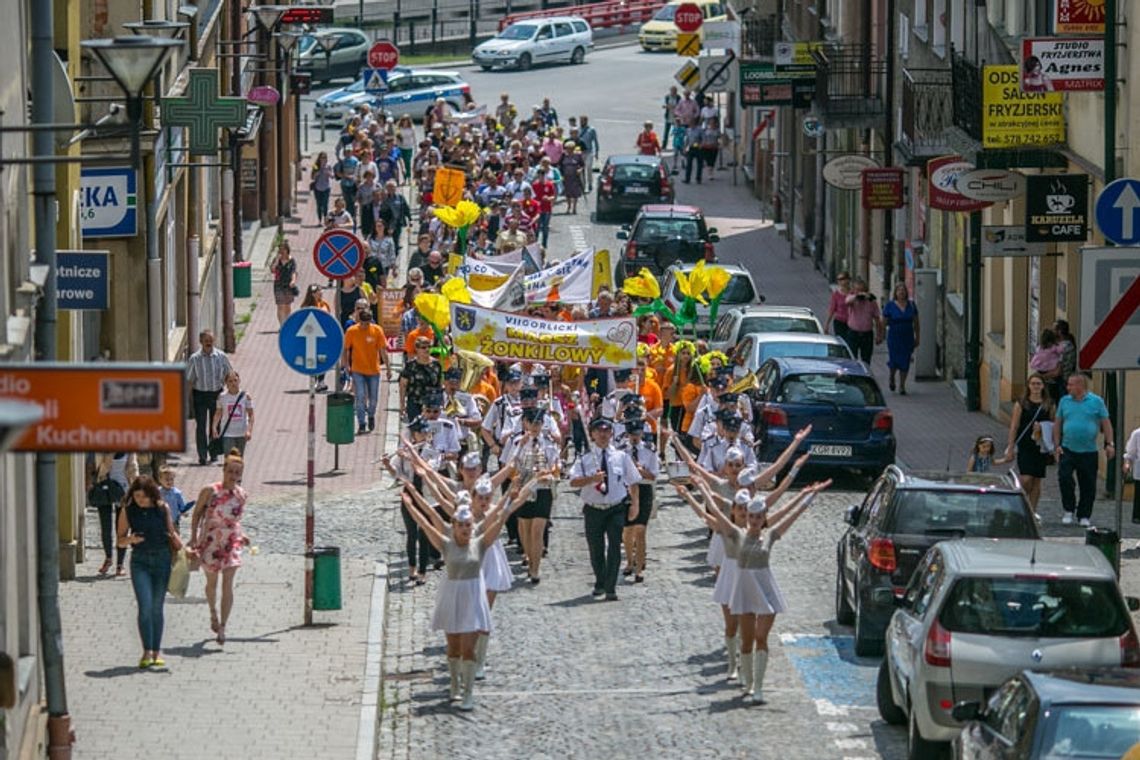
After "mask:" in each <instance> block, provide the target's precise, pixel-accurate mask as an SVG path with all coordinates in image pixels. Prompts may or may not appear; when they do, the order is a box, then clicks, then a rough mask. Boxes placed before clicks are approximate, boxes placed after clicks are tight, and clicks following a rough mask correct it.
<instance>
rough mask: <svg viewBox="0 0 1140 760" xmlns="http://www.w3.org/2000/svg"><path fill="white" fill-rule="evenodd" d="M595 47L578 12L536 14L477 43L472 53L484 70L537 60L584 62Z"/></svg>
mask: <svg viewBox="0 0 1140 760" xmlns="http://www.w3.org/2000/svg"><path fill="white" fill-rule="evenodd" d="M593 47H594V31H593V30H592V29H591V28H590V25H589V24H588V23H586V20H585V19H582V18H579V17H577V16H554V17H552V18H535V19H526V20H525V21H518V22H515V23H514V24H511V25H510V26H508V27H507V28H506V29H504V30H503V31H501V32H499V33H498V34H496V35H495V36H494V37H492V38H491V39H489V40H487V41H486V42H484V43H482V44H480V45H478V46H477V47H476V48H475V50H474V51H473V52H472V54H471V57H472V59H474V61H475V63H476V64H478V65H479V66H481V67H482V69H483V70H484V71H490V70H491V69H495V68H517V69H519V70H520V71H526V70H527V69H529V68H530V67H531V66H533V65H534V64H536V63H582V62H583V61H584V60H586V52H587V51H588V50H592V49H593Z"/></svg>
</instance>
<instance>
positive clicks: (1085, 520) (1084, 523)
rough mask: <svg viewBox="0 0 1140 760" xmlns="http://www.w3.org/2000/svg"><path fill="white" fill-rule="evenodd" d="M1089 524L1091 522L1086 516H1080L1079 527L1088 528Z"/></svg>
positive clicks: (1090, 524)
mask: <svg viewBox="0 0 1140 760" xmlns="http://www.w3.org/2000/svg"><path fill="white" fill-rule="evenodd" d="M1091 526H1092V522H1091V521H1090V520H1089V518H1087V517H1082V518H1081V527H1082V528H1088V527H1091Z"/></svg>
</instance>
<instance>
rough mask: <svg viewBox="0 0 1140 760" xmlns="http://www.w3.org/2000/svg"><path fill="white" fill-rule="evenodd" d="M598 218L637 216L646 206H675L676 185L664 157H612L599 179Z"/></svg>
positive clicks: (604, 219)
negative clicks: (657, 204)
mask: <svg viewBox="0 0 1140 760" xmlns="http://www.w3.org/2000/svg"><path fill="white" fill-rule="evenodd" d="M597 184H598V199H597V206H596V207H595V214H594V218H595V219H596V220H597V221H599V222H602V221H606V220H608V219H611V218H613V217H614V216H616V215H618V214H623V215H624V214H636V213H637V210H638V209H639V208H641V207H642V206H643V205H645V204H646V203H666V204H669V203H672V202H673V181H672V179H671V177H670V175H669V168H668V167H667V166H666V165H665V159H663V158H661V156H610V157H609V158H607V159H606V163H605V165H604V166H603V167H602V171H601V173H600V174H599V175H598V183H597Z"/></svg>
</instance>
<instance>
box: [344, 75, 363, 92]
mask: <svg viewBox="0 0 1140 760" xmlns="http://www.w3.org/2000/svg"><path fill="white" fill-rule="evenodd" d="M344 92H364V78H363V77H361V78H360V79H357V80H356V81H355V82H353V83H352V84H350V85H349V86H348V87H345V88H344Z"/></svg>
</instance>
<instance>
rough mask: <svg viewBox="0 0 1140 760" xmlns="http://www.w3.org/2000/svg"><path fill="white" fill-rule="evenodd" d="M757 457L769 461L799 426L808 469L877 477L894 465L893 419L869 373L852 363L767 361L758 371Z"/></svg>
mask: <svg viewBox="0 0 1140 760" xmlns="http://www.w3.org/2000/svg"><path fill="white" fill-rule="evenodd" d="M757 384H758V390H757V393H756V397H757V401H758V404H759V407H758V408H757V409H756V414H755V415H754V421H755V430H756V443H757V457H759V458H760V459H761V460H762V461H767V462H772V461H775V459H776V458H777V457H778V456H779V455H780V452H781V451H783V450H784V449H785V448H786V447H787V446H788V444H790V443H791V441H792V437H793V436H794V435H795V433H796V431H797V430H799V429H800V428H802V427H804V426H806V425H811V426H812V431H811V435H809V436H808V438H807V441H806V442H805V446H806V447H807V450H808V451H810V452H811V454H812V460H811V461H812V464H813V465H824V466H834V467H848V468H853V469H857V470H860V471H862V472H864V473H866V474H867V475H870V476H877V475H878V474H879V473H880V472H881V471H882V470H883V468H884V467H886V466H887V465H889V464H893V463H894V461H895V434H894V419H893V417H892V416H891V411H890V409H888V408H887V404H886V402H885V401H884V400H883V393H882V391H881V390H880V389H879V384H878V383H876V382H875V378H874V377H873V376H872V375H871V373H870V371H869V370H868V369H867V368H866V367H865V366H864V365H863V364H862V363H861V362H858V361H855V360H854V359H839V358H830V357H818V358H793V357H777V358H773V359H769V360H768V361H766V362H764V364H762V365H761V366H760V369H759V371H758V372H757Z"/></svg>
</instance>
